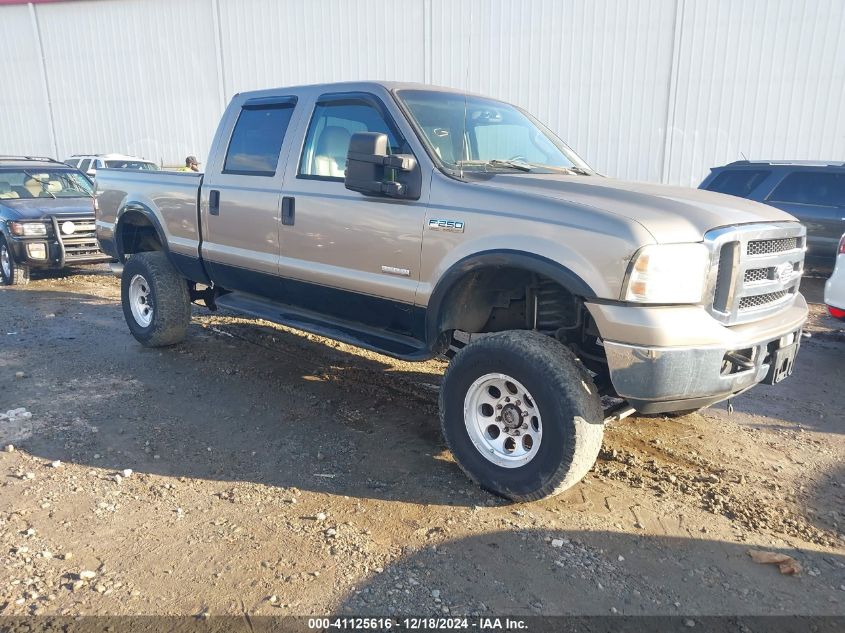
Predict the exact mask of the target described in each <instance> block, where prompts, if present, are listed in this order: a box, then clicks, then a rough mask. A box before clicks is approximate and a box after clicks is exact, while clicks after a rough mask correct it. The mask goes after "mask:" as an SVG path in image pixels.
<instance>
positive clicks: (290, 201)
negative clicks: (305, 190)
mask: <svg viewBox="0 0 845 633" xmlns="http://www.w3.org/2000/svg"><path fill="white" fill-rule="evenodd" d="M295 216H296V200H295V198H291V197H290V196H285V197H284V198H282V224H284V225H285V226H293V221H294V218H295Z"/></svg>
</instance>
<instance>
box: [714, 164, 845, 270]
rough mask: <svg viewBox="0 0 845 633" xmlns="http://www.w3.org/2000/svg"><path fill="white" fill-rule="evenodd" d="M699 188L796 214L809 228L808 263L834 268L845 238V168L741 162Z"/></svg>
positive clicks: (718, 171)
mask: <svg viewBox="0 0 845 633" xmlns="http://www.w3.org/2000/svg"><path fill="white" fill-rule="evenodd" d="M698 188H699V189H707V190H709V191H718V192H720V193H727V194H730V195H732V196H739V197H740V198H749V199H750V200H757V201H759V202H764V203H765V204H770V205H772V206H773V207H778V208H779V209H783V210H784V211H786V212H787V213H791V214H792V215H794V216H795V217H796V218H798V219H799V220H800V221H801V222H802V223H803V224H804V225H805V226H806V227H807V259H808V260H809V259H811V260H813V261H814V262H816V263H823V264H827V265H831V266H832V265H833V262H834V260H835V258H836V247H837V245H838V244H839V238H840V237H842V234H843V233H845V163H842V162H813V161H757V160H740V161H737V162H735V163H731V164H729V165H725V166H724V167H714V168H713V169H711V170H710V175H709V176H707V178H705V179H704V182H702V183H701V184H700V185H699V187H698Z"/></svg>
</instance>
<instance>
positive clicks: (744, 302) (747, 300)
mask: <svg viewBox="0 0 845 633" xmlns="http://www.w3.org/2000/svg"><path fill="white" fill-rule="evenodd" d="M789 295H790V293H789V292H787V291H786V290H778V291H777V292H767V293H766V294H763V295H751V296H750V297H742V298H741V299H740V300H739V311H740V312H742V311H743V310H753V309H754V308H759V307H761V306H767V305H770V304H772V303H775V302H776V301H782V300H783V299H785V298H786V297H788V296H789Z"/></svg>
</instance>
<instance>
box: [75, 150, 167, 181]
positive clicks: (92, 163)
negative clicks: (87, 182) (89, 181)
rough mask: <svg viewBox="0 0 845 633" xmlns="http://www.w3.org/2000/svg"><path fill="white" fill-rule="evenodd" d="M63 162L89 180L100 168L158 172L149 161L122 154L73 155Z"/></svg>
mask: <svg viewBox="0 0 845 633" xmlns="http://www.w3.org/2000/svg"><path fill="white" fill-rule="evenodd" d="M64 162H65V164H66V165H70V166H71V167H76V168H77V169H78V170H79V171H81V172H82V173H83V174H87V175H88V176H90V177H91V178H93V177H94V176H96V175H97V170H98V169H100V168H102V167H106V168H108V169H142V170H146V171H157V170H158V165H156V164H155V163H154V162H152V161H151V160H146V159H145V158H138V157H137V156H126V155H124V154H74V155H73V156H71V157H70V158H68V159H67V160H65V161H64Z"/></svg>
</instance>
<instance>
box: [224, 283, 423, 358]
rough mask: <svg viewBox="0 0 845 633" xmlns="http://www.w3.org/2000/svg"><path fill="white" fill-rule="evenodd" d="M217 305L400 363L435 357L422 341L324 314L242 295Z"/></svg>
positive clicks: (232, 294) (230, 295) (227, 296)
mask: <svg viewBox="0 0 845 633" xmlns="http://www.w3.org/2000/svg"><path fill="white" fill-rule="evenodd" d="M216 303H217V306H218V307H220V308H225V309H228V310H232V311H233V312H240V313H242V314H248V315H250V316H253V317H257V318H259V319H265V320H267V321H272V322H273V323H278V324H280V325H286V326H288V327H292V328H295V329H297V330H303V331H305V332H310V333H311V334H316V335H318V336H325V337H326V338H331V339H334V340H337V341H341V342H342V343H348V344H349V345H355V346H356V347H362V348H364V349H368V350H370V351H373V352H378V353H379V354H385V355H387V356H393V357H394V358H399V359H401V360H427V359H429V358H433V357H434V354H432V353H431V352H430V351H429V350H428V349H427V348H426V347H425V346H424V345H423V343H422V342H421V341H418V340H417V339H415V338H411V337H410V336H402V335H400V334H393V333H391V332H385V331H384V330H379V329H376V328H371V327H368V326H366V325H362V324H360V323H351V322H348V321H342V320H340V319H332V318H331V317H326V316H324V315H322V314H317V313H314V312H310V311H308V310H302V309H299V308H295V307H293V306H289V305H285V304H280V303H275V302H273V301H269V300H267V299H264V298H263V297H258V296H255V295H250V294H247V293H243V292H230V293H227V294H224V295H220V296H219V297H217V300H216Z"/></svg>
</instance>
